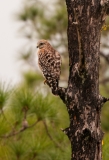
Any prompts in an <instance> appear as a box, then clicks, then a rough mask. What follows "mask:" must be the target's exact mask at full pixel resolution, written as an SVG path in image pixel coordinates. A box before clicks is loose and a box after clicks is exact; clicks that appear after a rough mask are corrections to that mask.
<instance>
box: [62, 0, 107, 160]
mask: <svg viewBox="0 0 109 160" xmlns="http://www.w3.org/2000/svg"><path fill="white" fill-rule="evenodd" d="M108 3H109V2H108V1H106V0H104V1H103V0H101V1H100V0H66V5H67V11H68V32H67V33H68V51H69V66H70V71H69V81H68V88H67V89H62V88H59V95H60V98H61V99H62V100H63V102H64V103H65V104H66V106H67V110H68V113H69V118H70V126H69V127H68V128H66V129H65V130H63V131H64V132H65V133H66V134H67V136H68V137H69V140H70V141H71V147H72V154H71V160H101V159H102V155H101V153H102V152H101V142H102V138H103V132H102V130H101V126H100V113H101V106H102V104H103V103H105V102H106V101H107V100H108V99H106V98H103V97H101V96H100V95H99V54H100V34H101V28H102V25H103V23H104V21H105V17H106V12H107V9H108V6H109V5H108Z"/></svg>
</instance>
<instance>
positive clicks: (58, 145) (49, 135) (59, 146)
mask: <svg viewBox="0 0 109 160" xmlns="http://www.w3.org/2000/svg"><path fill="white" fill-rule="evenodd" d="M43 124H44V126H45V130H46V133H47V135H48V137H49V138H50V140H51V141H52V142H53V143H54V144H55V145H56V146H57V147H58V148H60V149H61V150H62V151H64V150H63V149H62V147H61V145H60V144H59V143H57V142H56V141H55V140H54V139H53V137H52V136H51V134H50V133H49V131H48V127H47V124H46V122H45V121H43Z"/></svg>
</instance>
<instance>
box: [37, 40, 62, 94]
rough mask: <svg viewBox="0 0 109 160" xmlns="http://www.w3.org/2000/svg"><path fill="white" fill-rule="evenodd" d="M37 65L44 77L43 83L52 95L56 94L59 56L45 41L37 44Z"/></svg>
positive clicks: (59, 67) (58, 76) (59, 64)
mask: <svg viewBox="0 0 109 160" xmlns="http://www.w3.org/2000/svg"><path fill="white" fill-rule="evenodd" d="M37 48H39V50H38V64H39V67H40V69H41V71H42V73H43V75H44V77H45V83H47V85H48V86H49V87H50V88H51V90H52V93H53V94H58V83H59V79H60V73H61V56H60V54H59V53H58V52H57V51H55V49H54V48H53V47H52V46H51V45H50V43H49V42H48V41H46V40H40V41H39V42H38V43H37Z"/></svg>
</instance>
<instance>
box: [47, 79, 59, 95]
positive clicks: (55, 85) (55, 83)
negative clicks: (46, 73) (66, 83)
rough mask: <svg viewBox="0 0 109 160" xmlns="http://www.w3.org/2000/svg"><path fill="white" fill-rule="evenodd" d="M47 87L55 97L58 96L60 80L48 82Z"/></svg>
mask: <svg viewBox="0 0 109 160" xmlns="http://www.w3.org/2000/svg"><path fill="white" fill-rule="evenodd" d="M47 85H48V86H49V87H50V88H51V91H52V93H53V94H54V95H58V80H56V79H54V80H53V79H52V80H49V82H48V81H47Z"/></svg>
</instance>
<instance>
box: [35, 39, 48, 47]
mask: <svg viewBox="0 0 109 160" xmlns="http://www.w3.org/2000/svg"><path fill="white" fill-rule="evenodd" d="M47 44H48V42H47V41H46V40H44V39H42V40H39V41H38V42H37V48H39V49H42V48H44V47H45V46H46V45H47Z"/></svg>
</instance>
